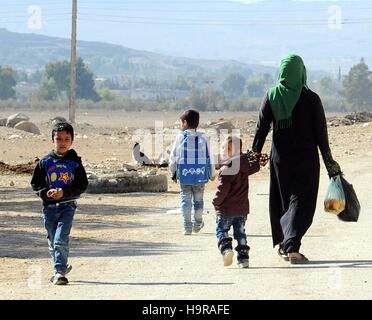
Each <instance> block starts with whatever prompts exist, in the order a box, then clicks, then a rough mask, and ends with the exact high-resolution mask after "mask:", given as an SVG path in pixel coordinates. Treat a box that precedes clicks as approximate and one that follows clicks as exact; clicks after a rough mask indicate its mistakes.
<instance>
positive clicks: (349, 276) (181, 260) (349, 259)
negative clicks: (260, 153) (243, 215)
mask: <svg viewBox="0 0 372 320" xmlns="http://www.w3.org/2000/svg"><path fill="white" fill-rule="evenodd" d="M11 113H12V112H1V115H5V116H7V115H10V114H11ZM27 114H28V115H30V116H31V120H32V121H34V122H36V123H37V124H38V125H40V128H41V131H42V135H41V136H34V135H31V134H27V133H23V132H20V131H18V130H15V129H9V128H4V127H0V145H1V148H0V161H2V162H5V163H7V164H12V165H16V164H21V163H27V162H28V161H32V160H33V158H34V157H35V156H39V157H40V156H42V155H43V154H45V153H46V152H48V151H49V149H51V144H50V134H49V131H50V124H48V123H47V122H46V121H47V120H48V119H49V118H51V117H52V116H56V115H62V116H66V114H63V113H62V114H55V113H54V114H49V113H30V112H27ZM177 116H178V114H177V113H121V112H114V113H109V114H107V115H105V114H103V113H90V112H88V113H84V112H82V113H78V114H77V122H78V125H77V127H76V134H77V135H76V141H75V146H74V147H75V148H76V149H77V150H78V152H79V154H80V155H81V156H82V157H83V159H84V161H85V163H86V165H87V166H88V167H89V168H92V170H93V169H97V168H105V169H107V168H109V169H117V168H120V167H121V165H122V163H123V162H131V161H132V160H131V156H130V149H131V146H132V138H131V133H132V132H133V130H135V129H136V128H140V127H141V128H150V127H153V126H154V120H156V119H159V120H163V121H164V125H165V126H166V127H169V126H173V125H174V122H175V120H176V119H177ZM219 118H224V119H232V120H233V123H234V124H236V126H237V127H240V128H243V127H244V128H246V127H247V125H246V121H247V120H252V119H255V115H252V114H243V113H224V114H216V113H214V114H202V119H208V120H218V119H219ZM204 122H207V121H206V120H205V121H204ZM243 133H244V141H245V145H246V146H249V144H250V142H251V139H252V138H251V136H250V135H251V130H243ZM329 133H330V140H331V143H332V150H333V153H334V155H335V158H336V159H337V160H338V161H339V163H340V164H341V166H342V168H343V170H344V173H345V176H346V179H348V180H349V181H350V182H352V183H353V185H354V187H355V189H356V192H357V194H358V196H359V198H360V202H361V205H362V212H361V216H360V220H359V221H358V222H357V223H345V222H341V221H338V220H337V218H336V217H334V216H332V215H330V214H327V213H324V211H323V207H322V202H323V198H324V195H325V192H326V189H327V184H328V181H327V176H326V173H325V170H324V168H323V167H322V173H321V184H320V189H319V198H318V206H317V212H316V215H315V220H314V223H313V225H312V227H311V229H310V231H309V232H308V234H307V236H306V237H305V238H304V240H303V248H302V251H303V252H304V253H305V254H306V255H307V256H308V257H309V258H310V259H311V260H312V263H311V264H310V265H307V266H290V265H288V264H287V263H285V262H284V261H282V260H280V258H279V257H278V256H277V254H276V252H275V251H274V250H273V249H272V245H271V237H270V227H269V219H268V169H267V168H265V169H263V170H262V171H261V172H260V173H258V174H256V175H254V176H253V177H252V178H251V190H250V199H251V211H252V214H251V215H250V216H249V219H248V222H247V232H248V239H249V245H250V246H251V260H250V261H251V262H250V264H251V267H250V269H248V270H241V269H238V268H237V267H236V265H235V262H234V265H233V266H231V267H228V268H224V267H223V265H222V260H221V257H220V255H219V252H218V251H217V247H216V239H215V235H214V229H215V221H214V219H215V217H214V214H213V210H212V207H211V199H212V197H213V194H214V188H215V182H213V183H210V184H209V185H208V186H207V189H206V193H205V207H206V210H205V222H206V226H205V228H204V229H203V230H202V231H201V233H200V234H197V235H192V236H189V237H185V236H183V235H182V225H181V220H182V219H181V216H180V215H179V214H174V213H167V211H168V210H172V209H175V208H177V207H178V204H179V199H178V197H179V196H178V186H177V185H175V184H173V183H171V182H169V191H168V192H167V193H163V194H144V193H134V194H120V195H111V194H109V195H99V196H98V195H85V196H84V197H83V198H82V199H81V200H80V202H79V208H78V211H77V214H76V216H75V223H74V228H73V231H72V242H71V259H70V262H71V264H72V265H73V271H72V272H71V274H70V275H69V280H70V284H69V286H66V287H56V286H53V285H51V284H50V283H48V279H49V277H50V276H51V272H52V270H51V266H50V261H49V257H48V252H47V246H46V239H45V233H44V230H43V227H42V223H41V215H40V209H41V204H40V201H39V200H38V199H37V197H36V196H34V195H33V194H32V193H31V192H30V188H29V180H30V177H29V176H28V175H15V174H14V173H10V172H5V171H4V172H2V173H1V174H0V283H1V286H0V299H371V298H372V289H371V288H372V254H371V249H372V234H371V231H370V230H371V226H372V223H371V222H372V221H371V216H370V214H369V212H370V211H371V209H372V204H371V200H370V198H369V197H370V188H371V182H372V123H371V124H369V125H366V124H357V125H353V126H342V127H336V128H330V129H329ZM14 135H18V136H20V137H14ZM12 136H13V137H12ZM9 138H11V139H9ZM269 144H270V141H268V143H267V145H266V146H265V147H266V150H268V148H269Z"/></svg>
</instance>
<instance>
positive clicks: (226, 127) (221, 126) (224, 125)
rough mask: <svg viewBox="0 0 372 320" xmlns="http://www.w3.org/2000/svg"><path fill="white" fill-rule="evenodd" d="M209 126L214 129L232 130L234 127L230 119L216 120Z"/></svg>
mask: <svg viewBox="0 0 372 320" xmlns="http://www.w3.org/2000/svg"><path fill="white" fill-rule="evenodd" d="M210 128H214V129H216V130H232V129H235V127H234V125H233V124H232V123H231V122H230V121H222V122H217V123H214V124H212V125H210Z"/></svg>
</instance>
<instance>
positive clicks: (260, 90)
mask: <svg viewBox="0 0 372 320" xmlns="http://www.w3.org/2000/svg"><path fill="white" fill-rule="evenodd" d="M266 90H267V87H266V85H265V82H264V81H263V80H262V79H256V80H250V81H248V82H247V91H248V95H249V97H252V98H260V97H263V96H264V95H265V92H266Z"/></svg>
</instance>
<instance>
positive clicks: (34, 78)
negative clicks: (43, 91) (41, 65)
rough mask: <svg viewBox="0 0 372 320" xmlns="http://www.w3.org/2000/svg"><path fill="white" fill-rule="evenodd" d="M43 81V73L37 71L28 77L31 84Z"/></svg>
mask: <svg viewBox="0 0 372 320" xmlns="http://www.w3.org/2000/svg"><path fill="white" fill-rule="evenodd" d="M42 79H43V71H41V70H36V71H34V72H33V73H31V74H30V75H29V76H28V81H29V82H31V83H40V82H41V80H42Z"/></svg>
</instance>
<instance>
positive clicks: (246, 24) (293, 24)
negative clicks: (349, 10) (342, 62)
mask: <svg viewBox="0 0 372 320" xmlns="http://www.w3.org/2000/svg"><path fill="white" fill-rule="evenodd" d="M79 21H85V22H110V23H123V24H148V25H186V26H327V25H328V21H324V22H314V21H309V22H303V21H299V22H295V23H293V22H279V23H278V22H275V21H272V22H267V21H266V22H263V23H260V22H259V21H255V22H239V23H232V22H228V23H226V22H223V21H216V22H211V21H210V22H205V21H204V22H203V21H200V22H194V23H192V22H177V21H172V22H171V21H145V20H143V21H140V20H138V21H133V20H124V19H122V20H111V19H86V18H80V19H79ZM369 23H372V19H365V20H355V21H342V22H340V24H341V25H347V24H369Z"/></svg>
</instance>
